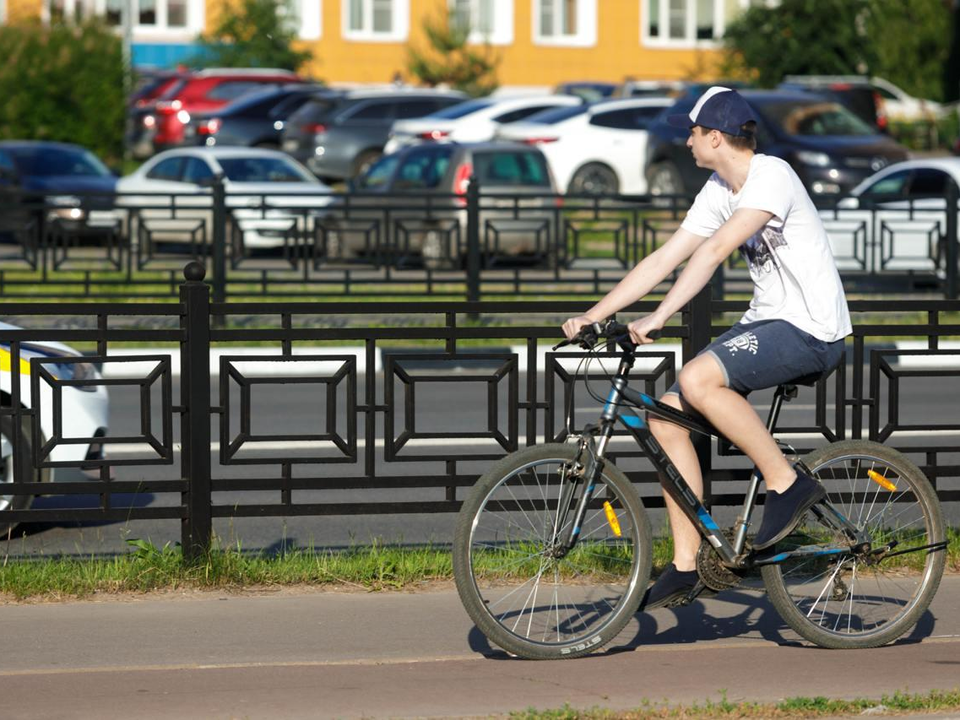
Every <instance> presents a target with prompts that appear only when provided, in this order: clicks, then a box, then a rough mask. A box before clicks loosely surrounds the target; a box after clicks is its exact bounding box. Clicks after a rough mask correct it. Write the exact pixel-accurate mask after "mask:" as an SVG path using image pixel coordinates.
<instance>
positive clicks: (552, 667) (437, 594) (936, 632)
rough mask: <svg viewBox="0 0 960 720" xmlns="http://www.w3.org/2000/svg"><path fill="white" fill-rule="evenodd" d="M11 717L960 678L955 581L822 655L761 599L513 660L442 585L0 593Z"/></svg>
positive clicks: (194, 714) (356, 709)
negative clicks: (885, 625)
mask: <svg viewBox="0 0 960 720" xmlns="http://www.w3.org/2000/svg"><path fill="white" fill-rule="evenodd" d="M0 636H2V637H3V638H4V652H3V653H0V688H2V691H3V710H2V711H0V714H2V716H3V717H4V718H5V719H9V720H41V719H46V718H51V719H52V718H71V719H72V720H85V719H87V718H89V719H91V720H93V719H95V720H107V719H112V718H138V720H154V719H156V720H160V719H164V720H165V719H168V718H169V719H174V718H176V719H177V720H180V719H181V718H203V719H204V720H220V719H224V720H226V719H228V718H229V719H232V718H238V719H239V718H244V719H248V720H257V719H259V718H264V719H266V720H285V719H286V718H360V717H364V718H381V717H391V718H397V717H477V716H483V717H488V716H490V715H497V714H506V713H509V712H514V711H522V710H525V709H527V708H537V709H540V710H547V709H558V708H561V707H563V706H564V705H565V704H569V705H570V706H572V707H574V708H592V707H601V708H607V709H610V710H621V709H627V708H636V707H640V706H642V705H643V704H644V703H655V704H660V703H669V704H673V705H676V704H678V703H683V704H685V705H687V706H689V705H692V704H694V703H700V704H702V703H704V702H705V701H708V700H709V701H714V702H717V701H720V700H722V699H724V698H726V699H727V700H730V701H740V700H747V701H762V702H776V701H779V700H782V699H785V698H789V697H816V696H826V697H831V698H846V699H852V698H872V699H879V698H880V697H882V696H883V695H891V694H893V693H894V692H896V691H905V692H910V693H925V692H928V691H930V690H956V689H958V688H960V577H957V576H953V577H947V578H945V579H944V582H943V584H942V586H941V589H940V592H939V593H938V595H937V596H936V598H935V599H934V602H933V604H932V605H931V607H930V610H929V611H928V612H927V613H926V614H925V615H924V616H923V617H922V618H921V620H920V622H919V624H918V625H917V626H916V628H915V630H914V631H913V632H911V633H910V634H909V635H908V636H907V637H905V638H904V639H902V640H901V641H898V642H897V643H896V644H894V645H891V646H887V647H883V648H879V649H874V650H852V651H837V650H821V649H818V648H814V647H811V646H809V645H807V644H805V643H803V642H800V641H799V640H798V638H796V637H795V636H794V635H793V634H792V632H791V631H789V630H787V629H786V628H785V626H783V624H782V622H781V621H780V619H779V617H777V615H776V613H775V612H774V611H773V609H772V607H771V606H770V605H769V603H768V602H767V601H766V598H765V597H764V596H763V595H762V594H759V593H755V592H745V591H728V592H726V593H721V594H720V595H719V596H717V597H716V598H712V599H710V600H706V601H703V602H699V601H698V602H696V603H694V604H693V605H691V606H690V607H688V608H683V609H678V610H665V609H661V610H655V611H653V612H651V613H643V614H638V615H637V616H636V618H635V620H633V621H632V622H631V623H630V624H629V625H628V626H627V628H626V630H624V632H623V634H622V635H621V636H620V637H619V638H617V639H616V640H614V641H613V643H611V646H610V647H609V649H608V651H606V652H602V653H600V654H597V655H594V656H590V657H587V658H583V659H580V660H574V661H549V662H530V661H522V660H515V659H511V658H509V657H508V656H506V655H505V654H504V653H503V652H501V651H499V650H497V649H496V648H493V647H491V646H490V645H489V644H488V643H487V641H486V639H485V638H484V637H483V636H482V635H481V634H480V633H479V632H478V631H477V630H476V628H474V627H473V624H472V623H471V622H470V620H469V619H468V617H467V616H466V614H465V613H464V611H463V609H462V607H461V606H460V603H459V599H458V598H457V596H456V592H454V591H453V590H451V589H449V588H440V589H434V590H430V591H424V592H413V593H411V592H403V593H390V592H384V593H363V592H316V591H312V590H309V589H305V590H296V591H292V592H291V591H286V592H276V593H270V594H263V595H259V596H254V595H240V596H238V595H229V594H224V593H222V592H220V593H194V594H190V595H178V594H168V595H165V596H148V597H125V598H121V599H111V600H100V599H94V600H89V601H81V602H68V603H43V604H26V605H0Z"/></svg>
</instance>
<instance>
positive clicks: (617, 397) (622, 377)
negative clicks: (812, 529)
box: [565, 348, 869, 567]
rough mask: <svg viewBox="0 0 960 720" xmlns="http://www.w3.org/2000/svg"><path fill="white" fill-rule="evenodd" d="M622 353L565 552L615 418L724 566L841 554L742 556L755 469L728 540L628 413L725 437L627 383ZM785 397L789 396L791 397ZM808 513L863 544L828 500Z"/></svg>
mask: <svg viewBox="0 0 960 720" xmlns="http://www.w3.org/2000/svg"><path fill="white" fill-rule="evenodd" d="M624 351H625V352H624V356H623V357H622V359H621V361H620V367H619V368H618V370H617V373H616V375H615V376H614V378H613V382H612V386H611V388H610V393H609V394H608V396H607V399H606V403H605V404H604V407H603V410H602V412H601V414H600V423H599V426H598V428H597V430H598V431H597V440H596V447H595V448H594V447H593V445H592V443H591V444H588V445H587V447H588V448H589V451H590V457H589V458H588V462H589V464H588V466H587V467H586V468H585V470H586V472H585V474H584V476H585V477H586V478H590V479H591V482H590V483H589V484H588V486H587V487H586V488H585V490H584V493H583V495H582V496H581V498H580V501H579V503H578V506H577V510H576V515H575V518H574V522H573V529H572V530H571V534H570V538H569V539H568V542H567V543H566V544H565V545H566V547H567V550H569V549H570V548H572V547H573V545H574V544H576V542H577V537H578V535H579V530H580V524H581V522H582V519H583V516H584V513H585V512H586V507H587V504H588V503H589V501H590V497H591V496H592V494H593V486H594V483H595V482H596V478H598V477H599V469H600V468H601V467H602V463H603V457H604V455H605V452H606V447H607V444H608V443H609V441H610V438H611V437H612V436H613V431H614V428H615V427H616V424H617V421H619V422H620V423H622V424H623V425H624V427H626V428H627V430H629V431H630V433H631V435H633V437H634V439H635V440H636V442H637V444H638V445H639V446H640V447H641V448H642V449H643V451H644V453H645V454H646V456H647V457H648V458H649V459H650V461H651V462H652V463H653V466H654V468H656V470H657V472H658V474H659V476H660V478H661V485H662V486H663V488H664V490H665V491H666V493H667V494H668V495H669V496H670V497H671V498H673V500H674V501H676V503H677V505H678V506H679V507H680V509H681V510H682V511H683V512H684V514H685V515H686V516H687V517H688V518H689V519H690V521H691V522H692V523H693V524H694V526H695V527H697V529H698V530H699V531H700V534H701V535H702V536H703V537H704V538H706V540H707V542H709V543H710V544H711V545H712V546H713V547H714V548H715V549H716V551H717V553H718V554H719V555H720V558H721V559H722V561H723V562H724V564H726V565H728V566H730V567H746V566H747V565H764V564H772V563H779V562H783V561H784V560H786V559H787V558H789V557H794V556H796V555H798V554H836V553H838V552H846V550H839V549H836V548H832V549H829V550H828V549H823V550H818V549H816V548H807V549H804V548H800V549H797V550H795V551H793V552H785V553H777V554H775V555H773V556H771V557H764V558H756V557H754V556H752V554H744V552H743V549H744V545H745V542H746V535H747V529H748V528H749V526H750V517H751V516H752V514H753V511H754V509H755V507H756V500H757V494H758V491H759V488H760V482H761V481H762V476H761V474H760V472H759V471H758V470H757V469H756V468H754V469H753V471H752V473H751V475H750V483H749V487H748V489H747V492H746V497H745V499H744V504H743V511H742V513H741V515H740V516H739V517H738V519H737V523H736V528H735V534H734V538H733V541H732V542H731V541H730V540H728V539H727V538H726V537H725V536H724V534H723V531H722V530H721V529H720V527H719V526H718V525H717V523H716V521H715V520H714V519H713V517H712V516H711V515H710V513H709V511H708V510H707V508H706V507H704V505H703V503H702V502H701V501H700V499H699V498H698V497H697V496H696V494H695V493H694V492H693V490H692V489H691V488H690V486H689V485H688V484H687V482H686V480H684V478H683V476H682V475H681V474H680V471H679V470H677V468H676V466H675V465H674V464H673V461H672V460H671V459H670V457H669V456H668V455H667V453H666V452H665V451H664V449H663V448H662V447H661V446H660V444H659V443H658V442H657V440H656V438H655V437H654V436H653V433H652V432H651V430H650V427H649V425H648V423H647V421H646V419H645V418H643V417H640V415H638V414H637V413H636V412H634V410H633V408H634V407H636V408H638V409H639V410H642V411H644V412H645V413H647V414H649V415H653V416H655V417H657V418H659V419H662V420H666V421H668V422H672V423H674V424H676V425H679V426H680V427H683V428H685V429H687V430H690V431H692V432H698V433H701V434H704V435H707V436H709V437H711V438H720V439H725V438H723V435H721V434H720V433H719V432H718V431H717V430H716V429H715V428H713V427H712V426H710V425H709V424H707V423H705V422H703V421H701V420H700V419H699V418H696V417H693V416H691V415H688V414H687V413H684V412H681V411H679V410H676V409H675V408H672V407H670V406H669V405H666V404H664V403H662V402H660V401H659V400H657V399H655V398H652V397H650V396H649V395H647V394H645V393H642V392H638V391H636V390H633V389H632V388H630V387H628V386H627V376H628V375H629V372H630V369H631V368H632V367H633V364H634V360H635V355H634V353H633V351H632V350H630V349H627V348H624ZM786 387H787V386H780V387H779V388H778V390H777V393H776V394H775V395H774V400H773V404H772V406H771V408H770V415H769V417H768V418H767V430H769V431H771V432H772V431H773V429H774V427H775V426H776V422H777V418H778V416H779V413H780V408H781V406H782V403H783V401H784V399H785V398H787V397H788V394H789V393H790V392H791V391H790V390H786V389H785V388H786ZM790 396H791V397H792V395H790ZM813 511H814V512H815V513H817V515H818V517H819V518H820V519H821V520H822V521H823V522H826V523H828V524H829V525H831V526H832V527H834V528H835V529H836V530H839V531H841V532H843V533H845V534H846V535H847V537H848V538H849V539H850V541H851V545H860V544H863V543H869V538H868V537H864V536H863V535H862V534H861V533H859V532H858V531H857V530H856V528H855V527H854V526H853V525H852V524H851V523H850V522H849V521H848V520H847V519H846V518H845V517H844V516H843V515H842V514H841V513H840V512H839V511H837V510H836V509H835V508H834V507H833V506H832V505H830V504H829V503H827V502H823V503H822V504H821V505H818V506H815V507H814V509H813Z"/></svg>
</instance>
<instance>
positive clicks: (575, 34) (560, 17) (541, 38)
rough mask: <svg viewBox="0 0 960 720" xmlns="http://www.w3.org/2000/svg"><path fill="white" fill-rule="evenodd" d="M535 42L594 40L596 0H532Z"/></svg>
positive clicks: (582, 44)
mask: <svg viewBox="0 0 960 720" xmlns="http://www.w3.org/2000/svg"><path fill="white" fill-rule="evenodd" d="M533 19H534V23H533V24H534V29H533V41H534V43H536V44H537V45H565V46H576V47H589V46H593V45H596V44H597V0H533Z"/></svg>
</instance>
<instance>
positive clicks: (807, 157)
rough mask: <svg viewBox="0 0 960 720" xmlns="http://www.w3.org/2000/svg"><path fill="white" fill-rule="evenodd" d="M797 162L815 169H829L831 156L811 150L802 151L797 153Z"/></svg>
mask: <svg viewBox="0 0 960 720" xmlns="http://www.w3.org/2000/svg"><path fill="white" fill-rule="evenodd" d="M797 160H799V161H800V162H802V163H803V164H804V165H812V166H813V167H827V166H828V165H830V164H831V161H830V156H829V155H827V154H826V153H822V152H813V151H811V150H800V151H798V152H797Z"/></svg>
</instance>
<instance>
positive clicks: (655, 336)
mask: <svg viewBox="0 0 960 720" xmlns="http://www.w3.org/2000/svg"><path fill="white" fill-rule="evenodd" d="M647 337H648V338H650V339H651V340H659V339H660V338H662V337H663V330H651V331H650V332H648V333H647Z"/></svg>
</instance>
